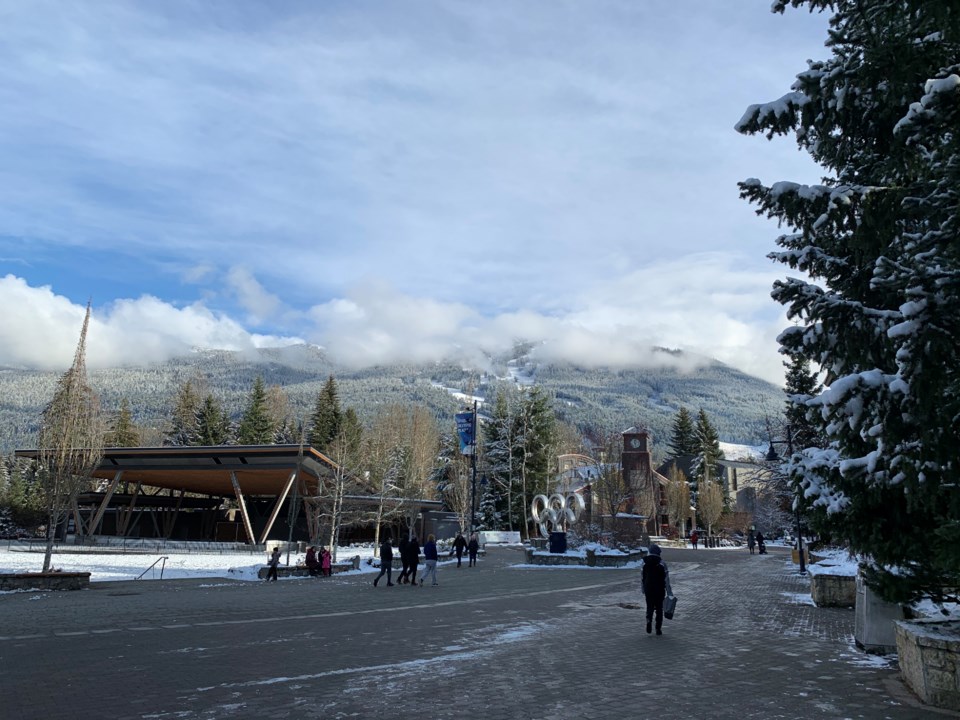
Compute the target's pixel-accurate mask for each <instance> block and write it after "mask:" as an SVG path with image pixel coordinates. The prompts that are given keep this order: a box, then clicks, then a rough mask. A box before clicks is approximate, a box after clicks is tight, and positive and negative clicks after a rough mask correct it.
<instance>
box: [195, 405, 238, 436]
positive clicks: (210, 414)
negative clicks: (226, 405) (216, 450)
mask: <svg viewBox="0 0 960 720" xmlns="http://www.w3.org/2000/svg"><path fill="white" fill-rule="evenodd" d="M231 430H232V428H231V427H230V416H229V415H227V413H226V412H225V411H224V410H223V407H222V406H221V404H220V401H219V400H217V399H216V398H215V397H214V396H213V395H212V394H210V395H207V397H206V398H204V400H203V403H202V404H201V405H200V408H199V409H198V410H197V434H196V438H195V440H194V443H193V444H194V445H226V444H227V443H229V442H230V439H231V436H232V432H231Z"/></svg>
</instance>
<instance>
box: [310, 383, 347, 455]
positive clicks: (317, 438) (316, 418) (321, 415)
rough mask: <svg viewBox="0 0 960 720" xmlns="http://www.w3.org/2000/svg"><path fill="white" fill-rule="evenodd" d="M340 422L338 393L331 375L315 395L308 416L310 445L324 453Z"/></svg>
mask: <svg viewBox="0 0 960 720" xmlns="http://www.w3.org/2000/svg"><path fill="white" fill-rule="evenodd" d="M342 422H343V411H342V410H341V408H340V392H339V390H338V389H337V381H336V380H334V379H333V375H331V376H329V377H328V378H327V381H326V382H325V383H324V384H323V387H322V388H321V389H320V392H319V393H318V394H317V402H316V404H315V405H314V408H313V415H311V416H310V445H311V446H313V447H315V448H316V449H317V450H319V451H320V452H324V450H325V449H326V448H327V446H328V445H329V444H330V443H331V442H332V441H333V439H334V438H335V437H337V435H338V434H339V432H340V426H341V424H342Z"/></svg>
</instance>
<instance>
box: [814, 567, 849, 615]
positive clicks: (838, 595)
mask: <svg viewBox="0 0 960 720" xmlns="http://www.w3.org/2000/svg"><path fill="white" fill-rule="evenodd" d="M810 597H812V598H813V602H814V603H816V605H817V607H854V606H855V605H856V604H857V578H856V577H854V576H852V575H824V574H822V573H818V574H811V575H810Z"/></svg>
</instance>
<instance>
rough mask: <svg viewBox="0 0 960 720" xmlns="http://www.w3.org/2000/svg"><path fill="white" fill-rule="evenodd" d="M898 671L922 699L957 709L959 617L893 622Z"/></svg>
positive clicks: (959, 706)
mask: <svg viewBox="0 0 960 720" xmlns="http://www.w3.org/2000/svg"><path fill="white" fill-rule="evenodd" d="M895 632H896V636H897V656H898V661H899V664H900V674H901V675H902V676H903V679H904V681H905V682H906V683H907V685H909V686H910V688H911V689H912V690H913V691H914V692H915V693H916V694H917V695H918V696H919V697H920V699H921V700H923V702H925V703H927V704H928V705H933V706H934V707H938V708H945V709H948V710H960V620H946V621H944V620H912V621H905V620H900V621H897V622H896V623H895Z"/></svg>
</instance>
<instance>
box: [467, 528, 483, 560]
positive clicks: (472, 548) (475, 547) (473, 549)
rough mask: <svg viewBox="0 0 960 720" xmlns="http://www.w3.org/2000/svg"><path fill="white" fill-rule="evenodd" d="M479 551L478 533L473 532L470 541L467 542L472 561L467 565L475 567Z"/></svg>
mask: <svg viewBox="0 0 960 720" xmlns="http://www.w3.org/2000/svg"><path fill="white" fill-rule="evenodd" d="M478 552H480V541H479V540H478V539H477V534H476V533H472V534H471V535H470V542H468V543H467V554H468V555H469V556H470V562H469V563H468V564H467V567H474V566H475V565H476V564H477V553H478Z"/></svg>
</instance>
